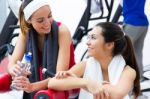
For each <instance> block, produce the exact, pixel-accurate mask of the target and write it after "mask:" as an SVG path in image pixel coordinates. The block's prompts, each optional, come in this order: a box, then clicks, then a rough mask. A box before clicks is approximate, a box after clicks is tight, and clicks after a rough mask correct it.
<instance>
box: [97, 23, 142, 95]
mask: <svg viewBox="0 0 150 99" xmlns="http://www.w3.org/2000/svg"><path fill="white" fill-rule="evenodd" d="M96 26H98V27H101V28H102V35H103V37H104V40H105V42H106V43H109V42H114V49H113V52H112V54H113V56H115V55H117V54H122V56H123V57H124V59H125V61H126V64H127V65H129V66H130V67H131V68H133V69H134V70H135V71H136V78H135V81H134V87H133V93H134V95H135V97H137V96H138V95H139V94H140V74H139V69H138V64H137V61H136V57H135V52H134V48H133V45H132V42H131V40H130V38H129V36H127V35H125V34H124V33H123V31H122V29H121V28H120V27H119V26H118V25H117V24H115V23H111V22H102V23H98V24H97V25H96Z"/></svg>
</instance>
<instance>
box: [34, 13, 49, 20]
mask: <svg viewBox="0 0 150 99" xmlns="http://www.w3.org/2000/svg"><path fill="white" fill-rule="evenodd" d="M49 15H52V12H49V14H48V16H49ZM43 18H44V17H39V18H36V20H37V21H38V20H41V19H43Z"/></svg>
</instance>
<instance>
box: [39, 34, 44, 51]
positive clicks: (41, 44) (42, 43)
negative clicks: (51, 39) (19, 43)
mask: <svg viewBox="0 0 150 99" xmlns="http://www.w3.org/2000/svg"><path fill="white" fill-rule="evenodd" d="M44 38H45V35H38V48H39V50H40V51H42V49H43V45H44Z"/></svg>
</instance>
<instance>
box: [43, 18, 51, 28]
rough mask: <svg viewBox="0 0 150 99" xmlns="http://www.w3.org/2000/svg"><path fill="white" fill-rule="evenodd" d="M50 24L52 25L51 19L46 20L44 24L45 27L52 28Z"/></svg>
mask: <svg viewBox="0 0 150 99" xmlns="http://www.w3.org/2000/svg"><path fill="white" fill-rule="evenodd" d="M50 24H51V21H50V19H49V18H46V19H45V22H44V26H50Z"/></svg>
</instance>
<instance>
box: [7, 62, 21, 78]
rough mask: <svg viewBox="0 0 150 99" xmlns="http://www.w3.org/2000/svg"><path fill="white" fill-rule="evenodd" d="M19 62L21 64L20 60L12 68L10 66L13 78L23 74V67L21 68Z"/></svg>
mask: <svg viewBox="0 0 150 99" xmlns="http://www.w3.org/2000/svg"><path fill="white" fill-rule="evenodd" d="M19 64H20V61H17V64H14V65H13V66H11V67H10V68H8V72H9V74H10V75H11V76H12V78H14V77H16V76H18V75H19V74H21V68H20V66H19Z"/></svg>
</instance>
